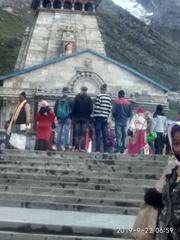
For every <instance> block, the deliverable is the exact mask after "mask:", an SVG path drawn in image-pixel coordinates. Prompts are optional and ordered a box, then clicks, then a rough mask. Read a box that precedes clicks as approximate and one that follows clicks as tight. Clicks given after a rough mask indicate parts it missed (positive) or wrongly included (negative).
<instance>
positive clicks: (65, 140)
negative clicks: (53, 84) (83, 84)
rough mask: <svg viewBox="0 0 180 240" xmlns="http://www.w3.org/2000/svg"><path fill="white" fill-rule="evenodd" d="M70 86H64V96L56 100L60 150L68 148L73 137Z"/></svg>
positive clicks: (57, 142)
mask: <svg viewBox="0 0 180 240" xmlns="http://www.w3.org/2000/svg"><path fill="white" fill-rule="evenodd" d="M68 90H69V89H68V88H67V87H64V88H63V90H62V96H61V97H60V98H59V99H58V100H57V101H56V103H55V106H54V112H55V115H56V118H57V121H58V126H57V140H56V146H57V149H58V150H62V151H64V150H68V149H69V147H70V139H71V113H72V102H71V100H70V98H69V97H68Z"/></svg>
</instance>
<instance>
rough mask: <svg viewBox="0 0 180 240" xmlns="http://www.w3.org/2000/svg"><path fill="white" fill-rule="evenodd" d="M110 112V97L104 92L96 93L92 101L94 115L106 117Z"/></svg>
mask: <svg viewBox="0 0 180 240" xmlns="http://www.w3.org/2000/svg"><path fill="white" fill-rule="evenodd" d="M110 112H111V98H110V96H109V95H108V94H106V93H101V94H99V95H97V97H96V100H95V103H94V117H103V118H108V117H109V114H110Z"/></svg>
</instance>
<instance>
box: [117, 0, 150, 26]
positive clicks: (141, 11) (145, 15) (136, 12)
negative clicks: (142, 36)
mask: <svg viewBox="0 0 180 240" xmlns="http://www.w3.org/2000/svg"><path fill="white" fill-rule="evenodd" d="M113 2H114V3H115V4H116V5H119V6H120V7H122V8H124V9H125V10H127V11H128V12H129V13H131V14H132V15H133V16H134V17H136V18H138V19H140V20H141V21H143V22H145V23H146V24H148V25H149V24H151V19H150V17H151V16H152V15H153V13H152V12H147V11H146V9H145V8H143V6H142V5H141V4H139V3H137V2H136V0H113Z"/></svg>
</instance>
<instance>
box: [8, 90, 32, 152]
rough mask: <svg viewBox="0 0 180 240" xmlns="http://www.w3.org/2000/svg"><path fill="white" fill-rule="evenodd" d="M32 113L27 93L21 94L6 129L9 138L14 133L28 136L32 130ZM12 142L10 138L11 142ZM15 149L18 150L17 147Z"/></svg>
mask: <svg viewBox="0 0 180 240" xmlns="http://www.w3.org/2000/svg"><path fill="white" fill-rule="evenodd" d="M30 112H31V107H30V104H29V103H28V101H27V99H26V93H25V92H21V93H20V95H19V103H18V105H17V107H16V109H15V111H14V113H13V115H12V117H11V120H10V122H9V125H8V127H7V129H6V133H7V136H13V135H12V133H16V134H20V135H21V136H24V137H25V136H26V130H27V129H29V128H30ZM11 140H12V139H11V138H10V141H11ZM13 147H14V148H17V147H16V146H15V145H13Z"/></svg>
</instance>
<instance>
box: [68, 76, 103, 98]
mask: <svg viewBox="0 0 180 240" xmlns="http://www.w3.org/2000/svg"><path fill="white" fill-rule="evenodd" d="M104 83H105V82H104V80H103V79H102V78H101V77H100V76H99V75H98V74H96V73H94V72H77V73H76V75H75V76H74V77H73V78H72V79H71V80H70V81H69V83H68V87H69V89H70V90H71V92H72V93H74V94H76V93H79V92H80V90H81V87H82V86H86V87H87V88H88V93H89V94H92V95H96V94H98V93H99V92H100V86H101V85H102V84H104Z"/></svg>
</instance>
